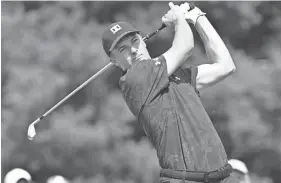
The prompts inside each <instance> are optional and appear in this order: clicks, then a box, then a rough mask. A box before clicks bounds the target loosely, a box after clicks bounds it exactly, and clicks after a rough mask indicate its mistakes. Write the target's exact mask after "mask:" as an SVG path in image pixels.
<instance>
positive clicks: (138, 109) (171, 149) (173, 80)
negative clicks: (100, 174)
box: [120, 56, 227, 171]
mask: <svg viewBox="0 0 281 183" xmlns="http://www.w3.org/2000/svg"><path fill="white" fill-rule="evenodd" d="M189 71H190V72H189ZM191 71H192V70H189V69H185V70H180V71H179V70H177V71H176V72H175V77H168V75H167V65H166V61H165V58H164V57H163V56H161V57H159V58H158V59H153V60H146V61H142V62H138V63H136V64H134V65H133V66H132V68H131V69H130V70H129V71H128V72H127V74H126V75H124V76H123V77H122V78H121V79H120V86H121V90H122V93H123V95H124V98H125V100H126V103H127V105H128V107H129V109H130V110H131V111H132V113H133V114H134V115H135V116H136V117H138V121H139V123H140V124H141V125H142V127H143V129H144V131H145V133H146V135H147V136H148V138H149V139H150V141H151V143H152V144H153V145H154V147H155V148H156V151H157V156H158V158H159V164H160V166H161V167H162V168H172V169H186V170H190V171H192V170H195V171H211V170H215V169H217V168H220V167H222V166H223V165H224V164H226V162H227V156H226V153H225V150H224V148H223V145H222V142H221V140H220V138H219V136H218V134H217V132H216V130H215V129H214V127H213V124H212V122H211V120H210V119H209V117H208V115H207V113H206V111H205V109H204V107H203V105H202V103H201V101H200V99H199V97H198V96H197V93H196V92H195V90H194V87H192V85H191V84H192V81H191V80H192V79H191V78H193V80H194V77H192V74H190V73H192V72H191ZM193 73H194V72H193Z"/></svg>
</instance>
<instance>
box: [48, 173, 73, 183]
mask: <svg viewBox="0 0 281 183" xmlns="http://www.w3.org/2000/svg"><path fill="white" fill-rule="evenodd" d="M47 183H69V181H68V180H67V179H66V178H64V177H63V176H61V175H54V176H51V177H49V178H48V179H47Z"/></svg>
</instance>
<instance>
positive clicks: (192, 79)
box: [181, 66, 199, 95]
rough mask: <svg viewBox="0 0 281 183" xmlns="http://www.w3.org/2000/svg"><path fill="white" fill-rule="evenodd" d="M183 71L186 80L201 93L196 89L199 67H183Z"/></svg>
mask: <svg viewBox="0 0 281 183" xmlns="http://www.w3.org/2000/svg"><path fill="white" fill-rule="evenodd" d="M181 71H182V73H183V75H184V78H185V80H186V82H188V83H190V84H191V86H192V87H193V88H194V89H195V91H196V92H197V94H198V95H199V91H198V90H197V89H196V77H197V74H198V67H197V66H192V67H188V68H181Z"/></svg>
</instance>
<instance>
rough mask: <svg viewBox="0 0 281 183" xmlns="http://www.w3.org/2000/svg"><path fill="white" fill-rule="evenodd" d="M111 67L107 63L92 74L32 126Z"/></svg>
mask: <svg viewBox="0 0 281 183" xmlns="http://www.w3.org/2000/svg"><path fill="white" fill-rule="evenodd" d="M112 65H113V63H111V62H110V63H109V64H107V65H106V66H104V67H103V68H102V69H101V70H99V71H98V72H97V73H96V74H94V75H93V76H92V77H90V78H89V79H88V80H87V81H85V82H84V83H82V84H81V85H80V86H79V87H77V88H76V89H75V90H73V91H72V92H71V93H70V94H68V95H67V96H66V97H64V98H63V99H62V100H61V101H59V102H58V103H57V104H56V105H55V106H54V107H52V108H51V109H49V110H48V111H47V112H46V113H45V114H43V115H42V116H40V117H39V118H37V119H36V120H35V121H34V122H33V123H32V124H33V125H35V124H37V123H38V122H39V121H41V120H42V119H43V118H45V117H46V116H48V115H49V114H50V113H51V112H52V111H54V110H55V109H56V108H57V107H59V106H60V105H61V104H62V103H63V102H65V101H66V100H67V99H68V98H70V97H71V96H72V95H74V94H75V93H76V92H78V91H79V90H81V89H82V88H83V87H84V86H86V85H87V84H88V83H90V82H91V81H92V80H93V79H95V78H96V77H98V76H99V75H101V74H102V73H103V72H104V71H106V70H107V69H108V68H109V67H111V66H112Z"/></svg>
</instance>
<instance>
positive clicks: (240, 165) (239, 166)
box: [228, 159, 249, 174]
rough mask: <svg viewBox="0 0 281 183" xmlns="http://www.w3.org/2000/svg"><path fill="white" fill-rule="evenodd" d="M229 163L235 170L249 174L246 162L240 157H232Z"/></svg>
mask: <svg viewBox="0 0 281 183" xmlns="http://www.w3.org/2000/svg"><path fill="white" fill-rule="evenodd" d="M228 163H229V164H230V165H231V166H232V168H233V169H234V170H238V171H240V172H242V173H244V174H247V173H248V172H249V171H248V168H247V166H246V164H245V163H244V162H242V161H240V160H238V159H230V160H228Z"/></svg>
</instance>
